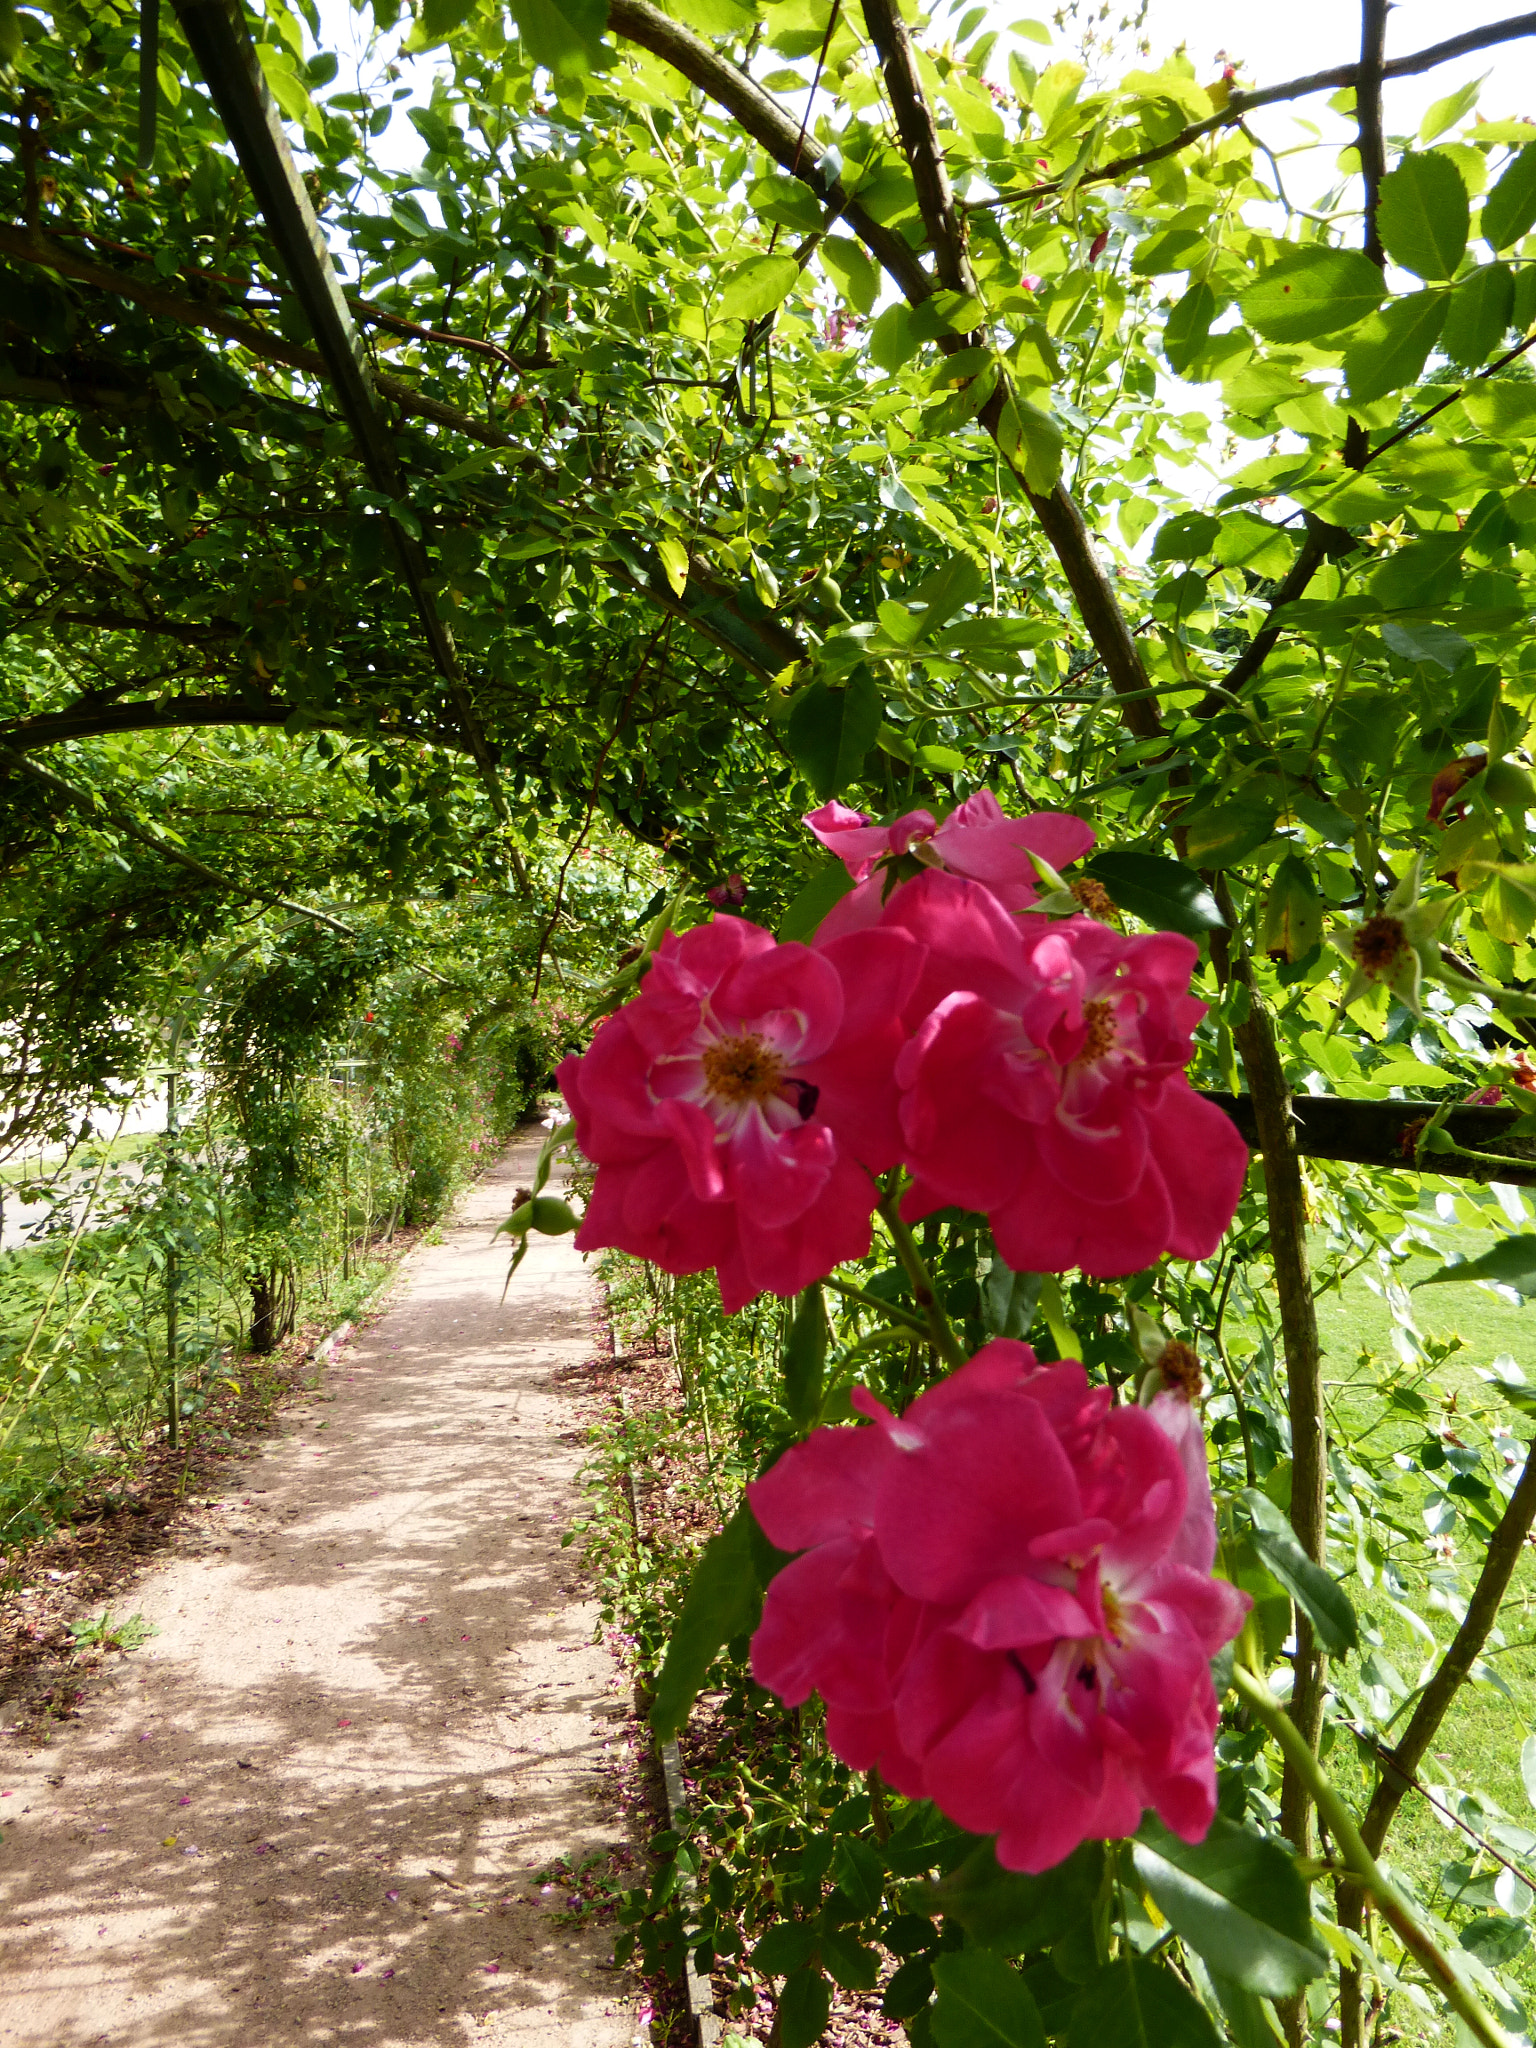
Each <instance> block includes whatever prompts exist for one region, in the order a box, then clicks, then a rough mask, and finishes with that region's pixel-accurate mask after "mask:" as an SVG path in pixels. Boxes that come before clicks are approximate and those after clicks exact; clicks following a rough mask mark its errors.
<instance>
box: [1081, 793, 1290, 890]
mask: <svg viewBox="0 0 1536 2048" xmlns="http://www.w3.org/2000/svg"><path fill="white" fill-rule="evenodd" d="M1279 815H1280V813H1279V812H1278V810H1277V809H1276V808H1275V806H1274V805H1273V804H1265V803H1254V802H1251V801H1245V800H1243V799H1241V798H1239V799H1238V800H1237V801H1236V802H1233V803H1230V804H1214V805H1213V806H1212V807H1211V809H1210V810H1208V811H1200V812H1198V813H1196V814H1195V815H1193V816H1190V817H1188V818H1185V819H1184V820H1182V822H1183V824H1184V825H1185V827H1186V837H1185V845H1186V847H1187V849H1188V852H1189V858H1190V860H1191V862H1192V863H1194V864H1195V865H1197V866H1199V867H1202V868H1229V867H1231V866H1233V864H1234V863H1235V862H1237V861H1240V860H1241V859H1242V858H1243V856H1244V855H1245V854H1249V853H1252V852H1253V850H1254V848H1255V847H1257V846H1262V845H1263V844H1264V842H1265V840H1266V839H1268V838H1269V837H1270V835H1271V833H1272V832H1273V831H1274V829H1275V820H1276V819H1277V818H1278V817H1279ZM1110 894H1111V895H1113V894H1114V891H1113V889H1111V890H1110Z"/></svg>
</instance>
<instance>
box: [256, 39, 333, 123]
mask: <svg viewBox="0 0 1536 2048" xmlns="http://www.w3.org/2000/svg"><path fill="white" fill-rule="evenodd" d="M256 57H257V61H258V62H259V63H260V65H261V70H262V76H263V77H264V78H265V79H266V81H267V90H268V91H269V92H270V93H271V95H272V97H273V99H275V100H276V101H277V104H278V105H279V106H280V107H281V108H282V110H283V112H284V113H285V114H286V115H287V116H288V118H289V120H290V121H297V122H299V123H300V124H301V125H303V124H305V123H310V122H314V121H316V120H318V118H319V117H318V115H317V113H316V111H315V103H314V101H313V100H312V99H311V98H310V96H309V94H308V93H307V92H306V91H305V89H304V86H303V84H302V82H301V81H300V79H299V76H298V73H297V72H296V71H295V70H294V68H293V60H292V59H291V58H290V57H289V55H288V52H287V51H286V50H280V49H279V48H278V47H277V45H276V44H275V43H258V44H257V45H256Z"/></svg>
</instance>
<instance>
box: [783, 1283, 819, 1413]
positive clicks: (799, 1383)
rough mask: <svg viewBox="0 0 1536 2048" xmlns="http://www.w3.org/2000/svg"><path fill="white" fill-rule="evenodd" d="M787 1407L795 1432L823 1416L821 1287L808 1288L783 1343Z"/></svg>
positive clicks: (785, 1403) (785, 1400) (802, 1296)
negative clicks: (821, 1414)
mask: <svg viewBox="0 0 1536 2048" xmlns="http://www.w3.org/2000/svg"><path fill="white" fill-rule="evenodd" d="M783 1364H784V1406H785V1408H786V1409H787V1410H788V1412H789V1419H790V1421H791V1422H793V1423H794V1425H795V1427H796V1429H799V1430H807V1429H809V1428H810V1427H811V1425H812V1423H814V1422H815V1420H816V1418H817V1416H818V1415H820V1413H821V1392H822V1382H823V1379H824V1378H825V1375H826V1366H827V1312H826V1310H825V1308H824V1307H823V1306H822V1300H821V1288H820V1285H819V1284H813V1285H812V1286H810V1287H807V1288H806V1290H805V1292H804V1293H803V1294H802V1295H801V1297H800V1300H799V1303H798V1305H797V1307H796V1309H795V1314H794V1320H793V1321H792V1322H791V1323H790V1326H789V1334H788V1336H787V1337H786V1338H785V1340H784V1360H783Z"/></svg>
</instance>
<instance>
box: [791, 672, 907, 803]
mask: <svg viewBox="0 0 1536 2048" xmlns="http://www.w3.org/2000/svg"><path fill="white" fill-rule="evenodd" d="M884 715H885V705H884V701H883V700H882V698H881V695H880V691H879V689H878V688H877V687H876V684H875V680H874V677H873V676H872V675H871V674H870V673H869V670H868V669H867V668H863V667H860V668H857V669H855V670H854V672H853V674H852V676H850V678H849V680H848V684H847V687H846V688H845V689H841V690H835V689H833V688H832V687H831V686H830V685H829V684H827V683H812V684H811V686H810V688H809V689H808V690H803V691H802V692H801V694H800V695H799V696H798V697H797V698H796V699H795V708H794V710H793V711H792V712H791V713H790V715H789V725H788V727H787V728H786V731H785V738H786V740H787V742H788V745H789V751H790V754H791V756H792V757H793V759H794V763H795V766H796V767H797V768H798V769H799V770H800V772H801V774H802V775H804V777H805V779H806V781H807V782H808V783H809V784H810V785H811V788H812V789H813V790H814V791H815V793H816V794H817V796H819V797H821V798H823V799H825V798H827V797H831V796H837V795H838V794H839V793H840V792H841V791H842V790H844V789H846V788H847V786H848V784H849V783H850V782H852V781H853V780H854V779H855V778H856V777H857V775H858V773H859V771H860V769H861V768H862V767H863V765H864V756H865V755H866V754H867V753H868V752H869V750H870V748H871V747H872V746H873V745H874V743H875V740H876V737H877V736H878V734H879V731H880V721H881V719H882V718H883V717H884Z"/></svg>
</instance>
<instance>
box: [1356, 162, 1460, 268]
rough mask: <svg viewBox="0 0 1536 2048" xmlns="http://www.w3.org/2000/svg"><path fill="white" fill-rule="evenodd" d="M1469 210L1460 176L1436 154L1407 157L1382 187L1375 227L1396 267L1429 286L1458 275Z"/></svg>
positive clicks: (1388, 176) (1390, 172) (1383, 180)
mask: <svg viewBox="0 0 1536 2048" xmlns="http://www.w3.org/2000/svg"><path fill="white" fill-rule="evenodd" d="M1471 216H1472V209H1471V205H1470V202H1469V201H1468V199H1467V188H1466V186H1465V185H1464V184H1463V183H1462V182H1461V173H1460V171H1458V170H1457V168H1456V166H1455V164H1453V163H1452V162H1451V159H1450V158H1449V157H1448V156H1441V155H1439V154H1437V153H1436V152H1435V151H1429V152H1427V153H1425V154H1422V155H1414V156H1405V157H1404V158H1403V159H1402V161H1401V162H1400V163H1399V164H1398V166H1397V168H1396V170H1393V171H1388V173H1387V175H1386V176H1385V177H1384V178H1383V179H1382V181H1381V198H1380V201H1379V203H1378V206H1377V209H1376V225H1377V227H1378V229H1379V230H1380V233H1381V241H1382V247H1383V248H1384V249H1385V250H1386V252H1387V254H1388V255H1389V256H1390V257H1391V258H1392V261H1393V262H1394V263H1400V264H1401V265H1402V266H1403V268H1404V270H1411V271H1412V272H1413V274H1414V276H1415V277H1422V278H1424V279H1426V280H1428V281H1430V282H1434V281H1435V280H1437V279H1442V278H1450V277H1454V276H1455V275H1456V266H1457V265H1458V264H1459V263H1460V261H1461V259H1462V257H1463V256H1465V255H1466V253H1467V232H1468V229H1469V228H1470V226H1471Z"/></svg>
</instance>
